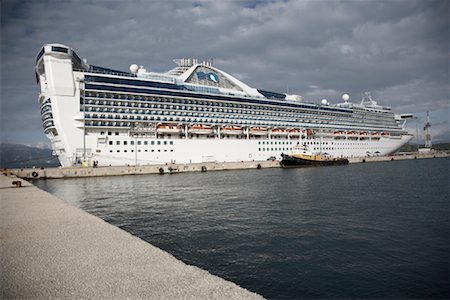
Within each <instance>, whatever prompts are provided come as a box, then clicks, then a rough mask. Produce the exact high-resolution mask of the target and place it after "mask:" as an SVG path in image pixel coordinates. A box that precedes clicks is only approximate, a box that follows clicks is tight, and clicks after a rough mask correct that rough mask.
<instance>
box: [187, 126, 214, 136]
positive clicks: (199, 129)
mask: <svg viewBox="0 0 450 300" xmlns="http://www.w3.org/2000/svg"><path fill="white" fill-rule="evenodd" d="M188 131H189V133H192V134H212V133H213V132H214V131H213V128H212V127H211V126H207V125H203V124H200V125H192V126H191V127H189V129H188Z"/></svg>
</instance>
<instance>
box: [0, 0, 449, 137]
mask: <svg viewBox="0 0 450 300" xmlns="http://www.w3.org/2000/svg"><path fill="white" fill-rule="evenodd" d="M1 5H2V6H1V13H2V16H1V33H2V35H1V41H2V43H1V55H2V56H1V65H2V67H1V70H2V78H1V84H2V90H1V96H2V107H1V109H2V123H1V124H2V140H10V141H19V142H23V143H38V142H39V141H46V139H45V137H44V136H43V134H42V128H41V124H40V116H39V107H38V104H37V87H36V84H35V82H34V74H33V67H34V58H35V56H36V53H37V52H38V51H39V49H40V47H41V46H42V45H43V44H45V43H52V42H58V43H62V44H67V45H68V46H71V47H73V48H74V49H75V50H76V51H77V52H78V54H79V55H80V56H82V57H86V58H88V61H89V62H90V63H93V64H96V65H102V66H106V67H111V68H117V69H123V70H127V69H128V67H129V65H130V64H131V63H137V64H141V65H144V66H146V67H147V68H148V69H150V70H154V71H166V70H168V69H170V68H172V67H173V63H172V62H171V59H173V58H180V57H198V58H201V59H209V58H214V64H215V65H216V66H217V67H219V68H221V69H223V70H224V71H226V72H229V73H231V74H233V75H235V76H236V77H238V78H240V79H242V80H243V81H244V82H246V83H248V84H249V85H251V86H254V87H257V88H263V89H269V90H274V91H281V92H286V90H289V92H290V93H296V94H300V95H302V96H304V98H305V99H307V100H311V101H318V100H320V99H321V98H323V97H326V98H327V99H329V100H331V101H332V102H337V101H339V99H340V96H341V95H342V94H343V93H350V94H351V96H352V100H353V101H359V98H360V94H361V93H362V92H364V91H372V94H373V95H374V96H375V97H376V98H377V99H379V102H380V103H381V104H383V105H389V106H391V107H393V109H394V110H395V111H396V112H413V113H414V112H417V113H420V114H423V112H424V111H426V110H432V111H435V113H434V115H435V116H436V118H437V117H439V116H440V118H441V120H438V122H436V123H442V124H441V125H436V126H437V127H438V128H433V129H435V130H436V132H440V134H441V138H442V139H450V137H449V133H448V131H449V130H448V109H449V74H448V72H449V70H448V68H449V62H448V61H449V59H448V57H449V20H448V15H449V4H448V2H447V1H192V2H191V1H132V2H129V1H122V2H120V1H111V2H109V1H63V2H58V1H29V2H26V1H25V2H24V1H2V2H1Z"/></svg>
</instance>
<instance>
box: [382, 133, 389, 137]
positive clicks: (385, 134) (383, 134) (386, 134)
mask: <svg viewBox="0 0 450 300" xmlns="http://www.w3.org/2000/svg"><path fill="white" fill-rule="evenodd" d="M381 135H382V136H388V135H389V132H382V133H381Z"/></svg>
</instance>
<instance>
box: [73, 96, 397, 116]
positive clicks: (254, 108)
mask: <svg viewBox="0 0 450 300" xmlns="http://www.w3.org/2000/svg"><path fill="white" fill-rule="evenodd" d="M85 95H86V99H89V98H92V99H89V100H87V101H86V102H87V103H88V104H93V103H95V104H96V105H98V104H103V105H114V104H115V103H119V104H118V105H119V106H121V104H122V103H121V102H115V101H105V100H104V101H99V100H96V99H98V98H100V99H104V98H109V99H118V100H125V101H124V102H123V106H131V107H134V106H135V105H136V106H137V107H151V108H153V107H157V106H159V107H164V108H169V109H172V108H173V109H184V108H183V106H178V105H172V104H173V103H179V104H195V105H201V107H199V108H200V109H206V110H209V111H211V109H215V110H220V108H219V109H217V108H212V107H230V108H241V109H250V110H251V113H254V112H256V113H257V114H258V113H259V112H258V110H268V111H271V112H283V113H286V112H291V113H302V114H304V113H310V114H312V115H321V117H322V118H323V117H324V116H327V117H330V118H332V117H337V116H342V115H343V114H344V115H348V113H346V112H345V113H336V112H330V111H328V110H327V111H319V110H318V108H317V107H316V106H311V108H309V107H308V109H286V108H277V107H273V106H261V105H246V104H236V103H229V102H220V101H217V102H216V101H202V100H198V101H195V100H190V99H176V98H170V97H167V98H166V97H154V96H140V95H124V94H108V93H96V92H86V93H85ZM81 100H82V99H81ZM129 100H132V101H133V100H138V101H143V102H136V101H134V102H132V101H129ZM148 101H160V102H158V104H155V103H151V104H149V103H146V102H148ZM82 102H83V100H82ZM179 107H181V108H179ZM234 112H236V110H235V111H234ZM361 113H362V112H361ZM361 113H359V114H358V116H361V117H362V118H364V119H365V120H366V121H367V120H368V119H374V120H375V119H380V118H381V119H386V120H392V119H393V116H392V115H385V114H378V115H377V114H373V113H370V112H367V114H361ZM352 116H356V114H353V115H352Z"/></svg>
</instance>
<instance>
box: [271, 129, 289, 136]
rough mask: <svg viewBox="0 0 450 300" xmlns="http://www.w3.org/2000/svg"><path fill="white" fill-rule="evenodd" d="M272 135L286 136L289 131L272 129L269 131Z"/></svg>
mask: <svg viewBox="0 0 450 300" xmlns="http://www.w3.org/2000/svg"><path fill="white" fill-rule="evenodd" d="M271 133H272V135H288V134H289V131H287V130H286V129H280V128H274V129H272V131H271Z"/></svg>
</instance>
